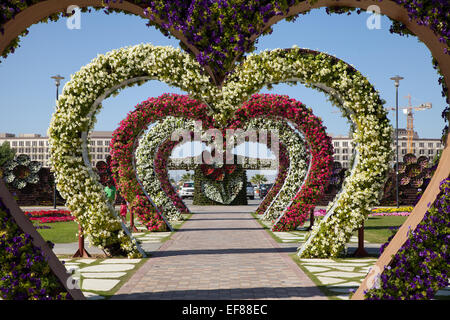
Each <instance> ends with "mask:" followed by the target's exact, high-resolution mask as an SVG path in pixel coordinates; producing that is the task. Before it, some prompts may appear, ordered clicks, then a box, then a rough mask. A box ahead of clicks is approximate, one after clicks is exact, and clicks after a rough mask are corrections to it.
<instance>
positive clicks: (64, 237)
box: [35, 221, 78, 243]
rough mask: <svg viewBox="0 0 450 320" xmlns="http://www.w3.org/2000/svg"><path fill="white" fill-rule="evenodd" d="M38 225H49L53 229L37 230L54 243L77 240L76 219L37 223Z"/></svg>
mask: <svg viewBox="0 0 450 320" xmlns="http://www.w3.org/2000/svg"><path fill="white" fill-rule="evenodd" d="M35 225H37V226H48V227H50V228H51V229H38V230H37V231H38V232H39V233H40V234H41V236H42V237H43V238H44V239H45V240H49V241H51V242H53V243H70V242H77V241H78V237H77V235H76V233H77V232H78V223H76V222H75V221H67V222H53V223H35Z"/></svg>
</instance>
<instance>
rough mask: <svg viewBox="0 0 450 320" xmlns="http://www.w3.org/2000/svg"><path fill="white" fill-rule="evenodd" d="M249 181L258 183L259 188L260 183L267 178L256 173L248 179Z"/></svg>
mask: <svg viewBox="0 0 450 320" xmlns="http://www.w3.org/2000/svg"><path fill="white" fill-rule="evenodd" d="M250 182H251V183H253V184H256V185H258V189H259V190H261V185H262V184H263V183H266V182H267V178H266V176H265V175H263V174H260V173H257V174H255V175H254V176H253V177H252V178H251V179H250Z"/></svg>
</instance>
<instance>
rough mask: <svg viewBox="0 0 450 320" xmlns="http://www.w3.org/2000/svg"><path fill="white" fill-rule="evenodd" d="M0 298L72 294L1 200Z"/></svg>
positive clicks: (61, 297)
mask: <svg viewBox="0 0 450 320" xmlns="http://www.w3.org/2000/svg"><path fill="white" fill-rule="evenodd" d="M0 297H1V298H2V299H7V300H62V299H70V298H71V297H70V295H69V294H68V293H67V291H66V289H65V288H64V287H63V286H62V284H61V283H60V282H59V280H58V278H57V277H56V276H55V275H54V274H53V273H52V271H51V269H50V267H49V265H48V264H47V261H46V259H45V257H44V256H43V254H42V252H41V249H39V248H38V247H36V246H34V245H33V241H32V238H31V236H30V235H29V234H26V233H24V232H23V231H21V230H20V228H18V226H17V224H16V222H15V221H14V218H13V217H12V216H11V215H10V214H9V211H8V209H7V208H5V206H4V204H3V202H2V201H1V199H0Z"/></svg>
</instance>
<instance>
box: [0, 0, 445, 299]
mask: <svg viewBox="0 0 450 320" xmlns="http://www.w3.org/2000/svg"><path fill="white" fill-rule="evenodd" d="M311 1H312V0H311ZM312 2H313V4H311V3H310V1H304V2H301V3H299V4H297V5H294V6H292V7H290V8H289V14H288V15H281V16H274V17H272V18H271V19H270V20H269V21H268V23H267V25H266V26H265V28H263V30H265V29H267V28H269V27H270V26H272V25H274V24H275V23H277V22H278V21H281V20H283V19H285V18H288V17H290V16H295V15H297V14H299V13H305V12H308V11H310V10H312V9H317V8H324V7H352V8H360V9H363V10H366V9H367V8H368V7H369V6H371V5H376V6H378V7H379V8H380V10H381V13H382V14H383V15H386V16H388V17H389V18H390V19H392V20H396V21H399V22H401V23H403V24H404V25H405V26H406V27H407V28H408V29H409V30H410V31H411V32H412V33H414V34H415V35H416V36H417V37H418V38H419V40H420V41H422V42H423V43H425V45H426V46H427V47H428V49H429V50H430V52H431V53H432V56H433V57H434V58H435V59H436V61H437V63H438V65H439V68H440V70H441V72H442V74H443V76H444V81H445V83H446V85H447V88H450V55H448V54H446V53H444V49H445V48H447V45H446V44H444V43H441V42H439V37H438V35H436V34H435V33H434V32H433V31H432V30H431V29H430V28H429V27H427V26H423V25H418V24H417V23H415V22H414V21H413V20H410V19H409V16H408V12H407V10H406V9H405V8H404V7H402V6H400V5H398V4H396V3H395V2H394V1H392V0H383V1H381V2H380V1H378V0H315V1H312ZM70 5H77V6H79V7H87V6H94V7H102V6H103V3H102V1H101V0H47V1H41V2H39V3H37V4H34V5H32V6H30V7H28V8H27V9H25V10H24V11H22V12H20V13H19V14H17V15H16V16H15V19H12V20H10V21H8V22H7V23H6V24H5V26H4V34H3V35H2V36H1V38H0V39H1V42H0V52H3V51H4V50H5V48H6V47H7V46H8V45H9V43H10V42H11V41H12V40H13V39H15V38H16V37H18V36H19V35H20V34H21V33H22V32H23V31H24V30H26V28H28V27H29V26H31V25H32V24H35V23H37V22H39V21H40V20H41V19H43V18H46V17H48V16H50V15H51V14H54V13H59V12H64V11H65V10H66V8H68V7H69V6H70ZM110 7H111V8H114V9H120V10H123V11H126V12H129V13H132V14H135V15H139V16H142V17H145V15H144V12H143V7H141V6H139V5H136V4H134V3H132V1H127V0H124V1H122V2H110ZM162 22H163V21H161V20H159V19H156V20H155V23H157V24H159V25H161V24H162ZM170 32H171V33H172V35H173V36H174V37H176V38H178V39H179V40H180V41H181V42H183V43H184V44H185V45H186V46H187V47H188V48H189V50H191V51H192V52H193V53H194V54H197V53H199V50H198V49H197V48H195V47H194V46H192V45H191V44H189V43H188V42H187V40H186V38H185V37H184V35H183V34H181V33H180V32H179V31H176V30H173V29H172V30H170ZM257 37H258V35H255V36H253V37H252V38H251V40H252V41H254V40H256V38H257ZM236 59H237V58H236ZM205 70H206V71H207V72H208V74H209V75H210V77H211V79H212V81H213V82H214V83H215V84H216V85H218V86H220V85H221V82H222V81H223V79H218V78H217V76H216V75H215V74H214V73H213V72H212V70H211V68H210V67H209V66H205ZM449 173H450V135H449V136H448V137H447V141H446V144H445V148H444V150H443V153H442V156H441V160H440V162H439V165H438V168H437V169H436V172H435V174H434V176H433V178H432V180H431V181H430V183H429V185H428V187H427V189H426V190H425V192H424V194H423V196H422V198H421V200H420V201H419V203H418V204H417V205H416V206H415V208H414V210H413V211H412V212H411V215H410V216H409V218H408V219H407V220H406V221H405V223H404V224H403V225H402V227H401V228H400V229H399V230H398V232H397V234H396V235H395V237H394V238H393V239H392V241H391V242H390V244H389V246H388V247H387V248H386V249H385V250H384V252H383V254H382V255H381V256H380V258H379V259H378V261H377V263H376V267H377V268H378V270H383V269H384V267H385V266H387V265H388V264H389V263H390V261H391V259H392V255H394V254H395V253H396V252H397V251H398V250H399V248H400V247H401V246H402V245H403V243H404V242H405V241H406V239H407V232H408V230H409V229H411V230H415V228H416V227H417V225H418V224H419V223H420V221H422V220H423V217H424V215H425V213H426V211H427V210H428V204H429V203H433V202H434V201H435V199H436V197H437V195H438V193H439V184H440V182H441V181H442V180H444V179H445V178H447V177H448V175H449ZM371 276H373V275H368V276H367V277H366V279H364V281H363V282H362V284H361V286H360V287H359V289H358V290H357V291H356V293H355V294H354V295H353V298H352V299H363V298H364V291H365V290H367V289H368V278H370V277H371Z"/></svg>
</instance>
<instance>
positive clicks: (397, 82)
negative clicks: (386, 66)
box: [391, 75, 404, 208]
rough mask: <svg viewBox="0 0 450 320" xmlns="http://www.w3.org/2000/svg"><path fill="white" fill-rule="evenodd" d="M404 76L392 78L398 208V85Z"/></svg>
mask: <svg viewBox="0 0 450 320" xmlns="http://www.w3.org/2000/svg"><path fill="white" fill-rule="evenodd" d="M403 79H404V78H403V77H400V76H399V75H397V76H395V77H392V78H391V80H394V81H395V140H396V142H395V143H396V152H397V155H396V159H395V162H396V163H395V192H396V199H397V208H398V207H399V204H398V87H399V85H400V80H403Z"/></svg>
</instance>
